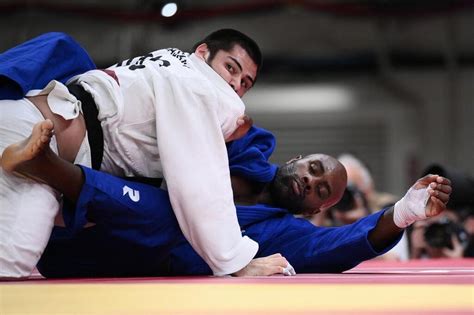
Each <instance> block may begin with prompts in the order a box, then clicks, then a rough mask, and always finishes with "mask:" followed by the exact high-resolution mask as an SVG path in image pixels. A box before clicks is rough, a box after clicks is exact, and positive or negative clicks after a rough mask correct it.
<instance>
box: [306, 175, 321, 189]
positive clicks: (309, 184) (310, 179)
mask: <svg viewBox="0 0 474 315" xmlns="http://www.w3.org/2000/svg"><path fill="white" fill-rule="evenodd" d="M317 181H318V179H317V178H316V177H315V176H310V175H305V176H303V183H304V190H306V191H311V189H313V187H315V186H316V182H317Z"/></svg>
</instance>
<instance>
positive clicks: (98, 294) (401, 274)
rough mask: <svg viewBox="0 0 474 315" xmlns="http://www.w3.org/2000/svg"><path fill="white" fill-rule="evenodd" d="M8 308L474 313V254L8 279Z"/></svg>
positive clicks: (3, 300)
mask: <svg viewBox="0 0 474 315" xmlns="http://www.w3.org/2000/svg"><path fill="white" fill-rule="evenodd" d="M0 314H2V315H6V314H127V315H129V314H139V315H141V314H182V315H187V314H232V315H236V314H251V315H252V314H277V315H278V314H369V315H370V314H474V259H459V260H458V259H451V260H419V261H410V262H405V263H389V262H383V261H377V260H375V261H368V262H365V263H363V264H361V265H359V266H357V267H356V268H354V269H352V270H349V271H347V272H345V273H342V274H298V275H297V276H294V277H285V276H272V277H252V278H234V277H223V278H217V277H173V278H170V277H154V278H107V279H64V280H46V279H42V278H41V277H40V276H39V275H36V276H33V278H32V279H29V280H25V281H7V282H0Z"/></svg>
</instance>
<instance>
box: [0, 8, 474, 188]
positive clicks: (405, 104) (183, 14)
mask: <svg viewBox="0 0 474 315" xmlns="http://www.w3.org/2000/svg"><path fill="white" fill-rule="evenodd" d="M167 4H168V1H158V0H115V1H103V0H70V1H59V0H45V1H34V0H29V1H21V0H15V1H8V0H0V16H1V18H0V37H1V38H2V40H1V41H0V51H4V50H7V49H8V48H11V47H12V46H14V45H16V44H19V43H20V42H23V41H25V40H27V39H30V38H32V37H34V36H36V35H39V34H41V33H44V32H48V31H62V32H66V33H68V34H70V35H71V36H73V37H74V38H75V39H76V40H77V41H78V42H80V43H81V44H82V45H83V47H84V48H85V49H86V50H87V51H88V52H89V53H90V55H91V56H92V58H93V60H94V61H95V62H96V64H97V65H98V66H99V67H106V66H109V65H112V64H114V63H116V62H117V61H120V60H123V59H127V58H129V57H133V56H138V55H143V54H145V53H147V52H149V51H152V50H156V49H158V48H166V47H177V48H180V49H182V50H185V51H189V50H190V49H191V47H192V45H193V44H194V43H195V42H196V41H198V40H200V39H202V38H203V37H204V36H205V35H207V34H208V33H210V32H212V31H214V30H217V29H220V28H235V29H238V30H240V31H242V32H244V33H246V34H247V35H249V36H250V37H252V38H254V39H255V40H256V41H257V42H258V43H259V44H260V46H261V49H262V51H263V53H264V58H265V59H264V65H263V69H262V73H261V75H260V77H259V78H258V82H257V84H256V86H255V88H254V89H253V90H251V92H249V93H248V95H246V96H245V97H244V101H245V103H246V105H247V108H248V112H249V113H250V114H251V115H252V116H253V118H254V121H255V123H256V124H257V125H259V126H261V127H265V128H267V129H269V130H271V131H273V132H274V133H275V134H276V136H277V139H278V142H277V143H278V144H277V146H278V148H277V150H276V152H275V154H274V156H273V161H274V162H278V163H281V162H284V161H286V160H288V159H289V158H290V157H293V156H295V155H298V154H303V155H304V154H309V153H314V152H325V153H328V154H331V155H334V156H338V155H339V154H341V153H344V152H349V153H352V154H354V155H356V156H357V157H359V158H360V159H361V160H362V161H364V163H365V164H366V165H367V167H368V168H369V170H370V172H371V173H372V176H373V178H374V181H375V183H376V186H377V188H378V189H380V190H382V191H387V192H390V193H392V194H396V195H400V194H402V193H403V192H404V191H406V189H407V188H408V187H409V186H410V185H411V184H412V183H413V181H414V180H415V179H416V178H418V177H420V176H421V174H422V172H423V170H424V169H425V168H426V167H427V166H428V165H430V164H432V163H439V164H441V165H444V166H448V167H452V168H455V169H457V170H460V171H461V172H464V173H465V174H468V175H472V174H474V164H473V160H474V140H473V139H474V126H473V124H472V120H473V118H474V104H473V101H474V83H473V82H474V40H473V38H474V1H470V0H459V1H456V0H451V1H441V0H367V1H354V0H314V1H311V0H306V1H304V0H301V1H298V0H293V1H291V0H286V1H285V0H281V1H267V0H256V1H244V0H241V1H217V0H199V1H191V0H182V1H174V4H175V5H170V4H168V5H167ZM165 5H167V6H165ZM174 9H176V10H174ZM174 11H176V12H175V13H174Z"/></svg>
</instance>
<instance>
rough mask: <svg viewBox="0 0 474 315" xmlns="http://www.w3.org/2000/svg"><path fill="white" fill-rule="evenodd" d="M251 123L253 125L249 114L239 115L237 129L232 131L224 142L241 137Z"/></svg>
mask: <svg viewBox="0 0 474 315" xmlns="http://www.w3.org/2000/svg"><path fill="white" fill-rule="evenodd" d="M252 125H253V120H252V118H250V116H247V115H243V116H240V117H239V118H238V119H237V129H236V130H235V131H234V133H233V134H232V135H230V136H229V137H228V138H227V139H226V142H229V141H234V140H237V139H240V138H242V137H243V136H245V134H246V133H247V132H248V131H249V130H250V128H251V127H252Z"/></svg>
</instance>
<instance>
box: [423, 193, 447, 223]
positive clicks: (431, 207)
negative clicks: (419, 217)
mask: <svg viewBox="0 0 474 315" xmlns="http://www.w3.org/2000/svg"><path fill="white" fill-rule="evenodd" d="M445 209H446V204H445V203H444V202H442V201H441V200H439V199H438V198H436V197H433V196H431V197H430V200H429V203H428V207H427V208H426V216H427V217H428V218H429V217H434V216H436V215H438V214H440V213H441V212H443V211H444V210H445Z"/></svg>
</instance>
